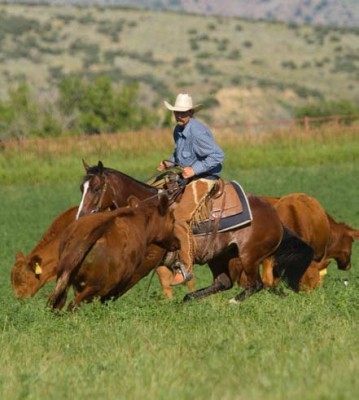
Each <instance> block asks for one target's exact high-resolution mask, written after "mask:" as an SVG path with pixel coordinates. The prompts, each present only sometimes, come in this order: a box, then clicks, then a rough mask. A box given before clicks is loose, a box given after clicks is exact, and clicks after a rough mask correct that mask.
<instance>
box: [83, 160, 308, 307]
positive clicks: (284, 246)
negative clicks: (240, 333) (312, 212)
mask: <svg viewBox="0 0 359 400" xmlns="http://www.w3.org/2000/svg"><path fill="white" fill-rule="evenodd" d="M85 168H86V170H87V174H86V176H85V177H84V180H83V183H82V186H81V187H82V192H83V196H82V200H81V204H80V207H79V212H78V216H81V215H83V214H89V213H94V212H96V211H101V210H105V209H107V208H116V207H117V206H119V205H122V204H124V203H125V202H126V200H127V198H128V196H130V195H131V194H134V195H135V196H137V197H138V198H140V199H142V200H143V199H144V198H147V197H149V196H152V195H153V194H154V193H155V192H157V190H156V189H154V188H153V187H151V186H149V185H146V184H144V183H142V182H139V181H137V180H135V179H133V178H130V177H129V176H127V175H125V174H123V173H122V172H120V171H116V170H114V169H110V168H104V167H103V165H102V163H101V162H99V163H98V165H97V166H94V167H88V166H86V165H85ZM248 202H249V205H250V208H251V211H252V216H253V221H252V223H251V224H250V225H247V226H245V227H244V228H243V227H242V228H241V229H234V230H229V231H226V232H221V233H217V234H216V235H214V236H212V235H210V239H209V237H208V235H207V236H195V254H194V261H195V263H196V264H201V265H203V264H208V266H209V268H210V269H211V272H212V275H213V283H212V284H211V285H210V286H209V287H207V288H204V289H200V290H197V291H195V292H193V293H189V294H187V295H186V296H185V298H184V300H189V299H193V298H202V297H205V296H208V295H211V294H214V293H217V292H219V291H223V290H227V289H230V288H231V287H232V286H233V283H234V282H235V281H236V280H237V278H238V276H239V275H240V273H241V271H242V270H243V271H245V274H246V277H247V287H246V288H245V289H244V291H243V292H241V293H239V294H238V295H237V296H236V297H235V298H236V300H244V299H245V298H247V297H248V296H251V295H252V294H254V293H256V292H258V291H260V290H261V289H262V287H263V284H262V280H261V276H260V270H259V266H260V264H261V263H262V262H263V260H264V259H266V258H268V257H270V256H273V257H274V260H275V265H276V271H277V272H278V273H280V275H281V276H283V277H284V278H285V280H286V281H287V282H288V284H289V286H290V287H291V288H292V289H293V290H295V291H297V290H298V289H299V280H300V278H301V277H302V275H303V273H304V272H305V270H306V269H307V267H308V265H309V263H310V261H311V259H312V255H313V250H312V248H311V247H310V246H309V245H308V244H306V243H305V242H304V241H302V240H301V239H300V238H298V237H297V236H296V235H295V234H293V233H292V232H290V231H289V230H288V229H287V228H285V227H284V226H283V224H282V223H281V221H280V219H279V217H278V215H277V213H276V211H275V210H274V208H273V207H272V206H271V205H270V204H268V202H266V201H265V200H263V199H261V198H259V197H258V196H254V195H250V196H248ZM208 240H211V243H210V244H211V245H210V246H208ZM231 260H236V261H235V262H233V261H231ZM157 261H158V262H160V261H161V260H157ZM154 267H155V266H154ZM154 267H153V268H154Z"/></svg>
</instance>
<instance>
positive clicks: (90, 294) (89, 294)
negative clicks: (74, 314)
mask: <svg viewBox="0 0 359 400" xmlns="http://www.w3.org/2000/svg"><path fill="white" fill-rule="evenodd" d="M74 292H75V298H74V299H73V300H72V301H71V303H70V304H69V305H68V307H67V310H68V311H74V310H76V309H77V308H79V307H80V304H81V303H82V302H86V303H91V302H92V301H93V300H94V298H95V297H99V296H98V293H99V287H97V286H87V287H86V288H85V289H83V290H81V291H77V290H76V289H75V291H74Z"/></svg>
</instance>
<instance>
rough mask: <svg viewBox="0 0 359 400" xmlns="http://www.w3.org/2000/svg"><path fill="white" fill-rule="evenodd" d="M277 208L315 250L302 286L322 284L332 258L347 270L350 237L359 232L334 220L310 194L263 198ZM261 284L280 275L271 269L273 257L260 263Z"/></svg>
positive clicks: (309, 287) (269, 283) (271, 282)
mask: <svg viewBox="0 0 359 400" xmlns="http://www.w3.org/2000/svg"><path fill="white" fill-rule="evenodd" d="M263 198H264V199H265V200H267V201H268V202H270V203H271V204H272V205H273V206H274V208H275V209H276V211H277V213H278V215H279V218H280V219H281V221H282V222H283V224H284V225H285V226H287V227H288V228H289V229H291V230H292V231H293V232H295V233H296V234H297V235H298V236H300V237H301V238H302V239H303V240H305V241H306V242H307V243H309V244H310V245H311V246H312V248H313V251H314V255H313V260H312V262H311V263H310V265H309V267H308V269H307V270H306V271H305V273H304V275H303V277H302V278H301V282H300V284H301V288H302V289H304V290H312V289H314V288H315V287H316V286H318V285H319V284H321V283H322V273H325V272H326V267H327V266H328V265H329V263H330V259H335V260H336V261H337V265H338V268H339V269H342V270H348V269H349V268H350V260H351V253H352V245H353V240H354V239H358V238H359V231H358V230H356V229H353V228H351V227H350V226H348V225H346V224H344V223H338V222H336V221H335V220H334V219H333V218H332V217H331V216H330V215H329V214H328V213H326V211H325V210H324V208H323V207H322V205H321V204H320V203H319V202H318V201H317V200H316V199H315V198H313V197H311V196H308V195H307V194H305V193H292V194H289V195H286V196H283V197H280V198H275V197H263ZM262 279H263V283H264V286H265V287H272V286H275V285H276V284H277V283H278V280H279V277H278V276H275V273H274V272H273V265H272V260H270V259H267V260H265V262H264V265H263V276H262Z"/></svg>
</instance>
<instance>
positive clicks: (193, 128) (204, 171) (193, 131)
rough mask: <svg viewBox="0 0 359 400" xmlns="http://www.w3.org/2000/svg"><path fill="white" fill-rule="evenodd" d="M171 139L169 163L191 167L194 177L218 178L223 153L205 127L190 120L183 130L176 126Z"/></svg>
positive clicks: (192, 119)
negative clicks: (172, 148) (172, 147)
mask: <svg viewBox="0 0 359 400" xmlns="http://www.w3.org/2000/svg"><path fill="white" fill-rule="evenodd" d="M173 139H174V142H175V149H174V152H173V155H172V157H171V158H170V161H172V162H174V163H175V164H177V165H180V166H181V167H192V168H193V171H194V173H195V175H214V176H219V174H220V172H221V170H222V162H223V160H224V153H223V150H222V149H221V148H220V147H219V146H218V145H217V143H216V142H215V140H214V138H213V135H212V132H211V131H210V130H209V129H208V128H207V127H206V126H205V125H203V124H202V123H201V122H199V121H197V120H196V119H194V118H191V119H190V120H189V122H188V123H187V124H186V126H185V127H184V128H183V127H181V126H179V125H176V127H175V129H174V131H173Z"/></svg>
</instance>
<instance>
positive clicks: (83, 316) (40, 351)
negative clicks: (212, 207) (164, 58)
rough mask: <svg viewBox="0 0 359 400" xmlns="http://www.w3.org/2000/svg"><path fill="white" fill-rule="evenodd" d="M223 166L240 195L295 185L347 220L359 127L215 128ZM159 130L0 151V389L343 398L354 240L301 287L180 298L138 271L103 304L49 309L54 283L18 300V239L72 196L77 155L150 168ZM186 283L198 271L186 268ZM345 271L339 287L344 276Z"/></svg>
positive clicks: (356, 261)
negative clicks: (317, 283) (14, 277)
mask: <svg viewBox="0 0 359 400" xmlns="http://www.w3.org/2000/svg"><path fill="white" fill-rule="evenodd" d="M216 137H217V138H218V141H220V142H221V144H222V145H223V147H224V148H225V149H226V161H225V167H224V172H223V175H224V177H225V178H227V179H236V180H237V181H238V182H240V183H241V184H242V185H243V187H244V188H245V189H246V190H247V191H250V192H254V193H258V194H268V195H281V194H284V193H289V192H295V191H296V192H299V191H300V192H307V193H309V194H311V195H313V196H315V197H317V198H318V199H319V200H320V201H321V203H322V204H323V205H324V206H325V208H326V209H327V211H329V212H330V213H331V214H332V215H333V216H334V217H335V218H336V219H338V220H344V221H345V222H347V223H348V224H350V225H353V226H356V227H359V212H358V201H357V199H358V179H357V177H358V176H359V163H358V157H359V151H358V141H359V140H358V134H357V131H355V130H343V131H330V132H329V131H325V130H322V131H315V132H313V133H312V134H311V135H307V134H304V133H303V132H287V133H286V134H280V135H279V134H278V135H277V137H276V138H275V139H273V137H270V136H263V137H255V138H253V137H249V136H248V137H246V136H235V135H234V134H231V133H227V132H223V133H216ZM171 149H172V140H171V134H170V132H168V131H164V132H142V133H128V134H124V135H114V136H108V137H91V138H86V139H85V138H81V139H78V140H77V141H71V140H70V139H61V140H54V141H37V142H26V143H23V144H22V145H21V146H18V145H15V144H13V145H9V146H7V147H6V148H5V149H4V150H3V151H2V153H1V154H0V170H1V176H0V184H1V192H0V200H1V208H0V221H1V224H2V227H1V239H2V240H1V249H2V252H1V253H2V257H1V261H0V271H1V277H2V278H1V280H0V293H1V301H0V342H1V351H0V397H1V398H3V399H31V400H32V399H36V400H38V399H70V398H71V399H82V398H88V399H99V398H101V399H129V398H131V399H140V398H141V399H142V398H146V399H156V400H157V399H228V400H229V399H231V400H232V399H246V400H252V399H253V400H254V399H260V400H261V399H263V400H277V399H278V400H279V399H280V400H284V399H288V398H290V399H293V400H297V399H298V400H299V399H301V400H302V399H304V400H312V399H313V400H314V399H329V400H337V399H353V398H355V397H356V395H357V393H358V390H359V386H358V380H357V376H358V373H359V361H358V355H359V340H358V335H357V332H358V321H359V320H358V317H359V315H358V304H359V302H358V300H359V296H358V293H359V272H358V271H359V245H358V243H355V244H354V253H353V256H352V264H353V265H352V269H351V270H350V271H349V272H341V271H338V270H337V268H336V266H335V265H334V263H332V264H331V265H330V267H329V273H328V275H327V276H326V277H325V284H324V285H323V286H322V287H320V288H318V289H316V290H315V291H313V292H312V293H310V294H308V293H299V294H295V293H293V292H291V291H290V290H289V289H287V288H286V287H284V286H283V290H284V292H285V293H286V296H285V297H284V298H280V297H277V296H275V295H273V294H271V293H269V292H265V291H264V292H262V293H259V294H258V295H256V296H253V297H252V298H250V299H248V300H246V301H245V302H244V303H242V304H240V305H236V306H232V305H229V303H228V301H229V299H230V298H232V297H233V296H234V295H235V294H236V293H238V290H239V289H238V288H233V289H231V290H229V291H227V292H224V293H220V294H217V295H215V296H212V297H210V298H207V299H204V300H202V301H198V302H193V303H189V304H187V303H186V304H183V303H182V302H181V300H182V298H183V296H184V294H185V293H186V289H185V288H182V287H180V288H176V290H175V299H174V300H173V301H166V300H164V299H163V297H162V295H161V292H160V288H159V284H158V282H157V280H156V278H154V279H152V280H151V277H150V276H148V277H147V278H145V279H143V280H142V281H141V282H139V284H137V285H136V286H135V287H134V288H133V289H131V290H130V291H129V292H128V293H127V294H125V295H124V296H123V297H122V298H121V299H119V300H118V301H116V302H113V303H109V304H107V305H106V306H103V305H101V304H99V303H98V302H95V303H93V304H90V305H84V307H83V308H82V309H81V310H80V311H79V312H77V313H74V314H64V315H62V316H55V315H53V314H52V313H50V312H49V311H48V310H47V309H46V308H45V303H46V299H47V296H48V295H49V293H50V291H51V288H52V287H53V284H49V285H48V286H45V287H44V288H43V289H42V290H41V291H40V292H39V293H38V294H37V296H36V297H34V298H31V299H25V300H18V299H16V298H15V297H14V295H13V293H12V290H11V286H10V278H9V273H10V268H11V266H12V264H13V262H14V256H15V253H16V251H17V250H20V249H21V250H23V251H25V252H28V251H29V250H31V249H32V248H33V247H34V245H35V244H36V242H37V240H38V239H39V237H40V236H41V234H42V233H43V232H44V230H45V229H46V228H47V226H48V225H49V224H50V222H51V220H52V219H53V218H54V217H55V216H56V215H57V214H59V213H60V212H61V211H63V210H64V209H65V208H68V207H70V206H72V205H74V204H76V203H78V202H79V200H80V192H79V189H78V184H79V182H80V180H81V177H82V174H83V173H84V171H83V168H82V165H81V158H85V159H86V160H87V162H89V163H90V164H95V163H97V161H98V160H99V159H101V160H102V161H103V162H104V164H105V165H107V166H111V167H114V168H118V169H120V170H121V171H123V172H126V173H128V174H130V175H132V176H135V177H138V178H146V177H149V176H150V175H152V173H154V170H155V166H156V165H157V163H158V161H159V160H161V159H163V158H166V157H167V156H168V155H169V152H170V151H171ZM195 274H196V278H197V282H198V287H203V286H205V285H207V284H209V282H210V281H211V276H210V273H209V270H208V268H207V267H206V266H196V268H195ZM344 278H347V279H348V282H349V284H348V285H347V286H346V285H344V282H343V280H344Z"/></svg>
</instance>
